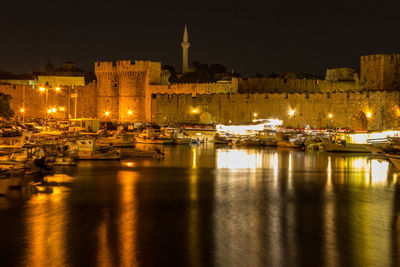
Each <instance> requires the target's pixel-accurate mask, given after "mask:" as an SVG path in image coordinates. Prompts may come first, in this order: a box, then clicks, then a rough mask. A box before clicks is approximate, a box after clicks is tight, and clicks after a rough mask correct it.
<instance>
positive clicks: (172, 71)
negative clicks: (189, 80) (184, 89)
mask: <svg viewBox="0 0 400 267" xmlns="http://www.w3.org/2000/svg"><path fill="white" fill-rule="evenodd" d="M163 69H164V70H168V71H169V73H170V74H171V75H170V76H169V81H170V82H177V81H178V76H177V75H176V70H175V68H174V67H173V66H171V65H165V66H164V67H163Z"/></svg>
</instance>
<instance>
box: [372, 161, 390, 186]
mask: <svg viewBox="0 0 400 267" xmlns="http://www.w3.org/2000/svg"><path fill="white" fill-rule="evenodd" d="M388 172H389V162H388V161H385V160H376V159H373V160H371V182H372V184H385V183H387V176H388Z"/></svg>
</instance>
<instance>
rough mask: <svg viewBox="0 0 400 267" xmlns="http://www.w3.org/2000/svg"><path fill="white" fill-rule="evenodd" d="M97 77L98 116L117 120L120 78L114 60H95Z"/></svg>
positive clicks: (108, 119)
mask: <svg viewBox="0 0 400 267" xmlns="http://www.w3.org/2000/svg"><path fill="white" fill-rule="evenodd" d="M94 70H95V74H96V77H97V118H98V119H99V120H101V121H116V120H118V118H119V99H118V89H119V79H118V76H117V72H116V69H115V66H114V65H113V63H112V62H95V65H94Z"/></svg>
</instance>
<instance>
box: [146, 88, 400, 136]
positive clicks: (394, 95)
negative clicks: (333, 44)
mask: <svg viewBox="0 0 400 267" xmlns="http://www.w3.org/2000/svg"><path fill="white" fill-rule="evenodd" d="M194 108H195V109H196V111H197V113H193V109H194ZM152 109H153V112H154V119H155V121H156V122H157V123H160V124H167V123H245V122H250V121H252V119H254V117H253V116H254V113H257V114H258V116H257V118H274V119H281V120H283V122H284V125H285V126H292V127H296V128H303V127H305V126H307V125H309V126H310V127H314V128H323V127H330V126H332V127H342V128H344V127H348V128H350V129H363V128H368V129H370V130H372V129H376V130H378V129H390V128H394V127H399V126H400V125H399V117H400V110H399V92H388V91H376V92H364V93H360V92H356V93H351V92H343V93H315V94H308V95H307V94H278V93H273V94H258V93H255V94H231V95H229V94H211V95H210V94H198V95H197V96H196V97H192V95H190V94H185V95H183V94H181V95H167V94H157V95H156V97H155V98H153V99H152ZM290 110H293V111H294V115H293V116H291V115H290V113H289V111H290ZM368 112H369V113H370V114H371V117H370V118H368V119H367V120H368V123H367V124H366V125H365V126H363V123H362V121H359V120H360V118H359V114H363V116H365V117H366V115H367V114H368ZM329 114H332V115H333V117H332V119H330V118H329V117H328V115H329ZM207 120H208V121H207Z"/></svg>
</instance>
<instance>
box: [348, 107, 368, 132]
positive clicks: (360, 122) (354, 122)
mask: <svg viewBox="0 0 400 267" xmlns="http://www.w3.org/2000/svg"><path fill="white" fill-rule="evenodd" d="M351 126H352V129H353V130H368V118H367V116H366V115H365V113H364V112H362V111H359V112H357V113H355V114H354V116H353V117H352V118H351Z"/></svg>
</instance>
